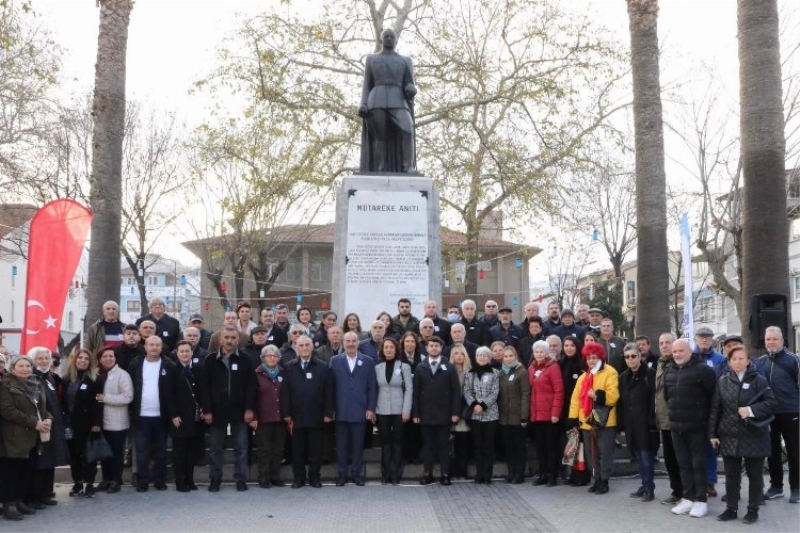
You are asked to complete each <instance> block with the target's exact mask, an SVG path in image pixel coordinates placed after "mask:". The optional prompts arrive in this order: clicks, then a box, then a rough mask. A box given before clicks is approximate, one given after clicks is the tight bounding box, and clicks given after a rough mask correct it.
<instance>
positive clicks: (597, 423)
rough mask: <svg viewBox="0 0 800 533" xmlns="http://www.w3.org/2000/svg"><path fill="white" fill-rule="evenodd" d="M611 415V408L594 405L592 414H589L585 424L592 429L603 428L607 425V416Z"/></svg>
mask: <svg viewBox="0 0 800 533" xmlns="http://www.w3.org/2000/svg"><path fill="white" fill-rule="evenodd" d="M610 414H611V407H609V406H607V405H597V404H594V407H592V412H591V413H589V418H588V419H587V420H586V423H587V424H589V425H590V426H592V427H593V428H604V427H606V424H608V416H609V415H610Z"/></svg>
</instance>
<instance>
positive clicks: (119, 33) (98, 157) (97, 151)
mask: <svg viewBox="0 0 800 533" xmlns="http://www.w3.org/2000/svg"><path fill="white" fill-rule="evenodd" d="M99 4H100V34H99V36H98V38H97V64H96V66H95V87H94V103H93V107H92V116H93V121H94V129H93V133H92V179H91V185H92V190H91V196H90V203H91V206H90V207H91V209H92V211H93V212H94V219H93V221H92V241H91V243H92V244H91V253H90V256H89V276H88V277H89V283H88V286H87V289H86V297H87V314H86V318H87V320H86V322H85V324H86V325H89V324H91V323H92V322H94V321H95V320H96V319H97V318H99V317H100V316H101V313H102V306H103V302H105V301H106V300H114V301H118V300H119V290H120V289H119V287H120V250H121V243H120V231H121V222H120V219H121V213H122V139H123V137H124V132H125V59H126V54H127V46H128V24H129V22H130V15H131V9H132V8H133V5H132V2H131V0H99Z"/></svg>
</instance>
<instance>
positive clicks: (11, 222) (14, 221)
mask: <svg viewBox="0 0 800 533" xmlns="http://www.w3.org/2000/svg"><path fill="white" fill-rule="evenodd" d="M38 209H39V208H38V207H36V206H35V205H31V204H3V205H0V239H2V238H4V237H5V236H6V235H8V234H9V233H11V232H12V231H14V230H15V229H17V228H18V227H20V226H23V225H25V224H26V223H27V222H30V220H31V218H33V215H34V214H36V211H38Z"/></svg>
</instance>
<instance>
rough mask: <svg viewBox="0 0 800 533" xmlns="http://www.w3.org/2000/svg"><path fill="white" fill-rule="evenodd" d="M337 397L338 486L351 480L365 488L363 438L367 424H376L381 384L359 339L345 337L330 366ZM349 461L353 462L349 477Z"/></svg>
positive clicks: (349, 334)
mask: <svg viewBox="0 0 800 533" xmlns="http://www.w3.org/2000/svg"><path fill="white" fill-rule="evenodd" d="M330 367H331V375H332V376H333V384H334V387H333V388H334V391H335V395H336V463H337V466H338V467H339V477H338V478H337V480H336V486H337V487H342V486H344V485H345V483H347V479H348V477H352V478H353V481H354V482H355V484H356V485H358V486H359V487H363V486H364V473H363V467H364V434H365V432H366V429H367V424H366V422H367V421H370V422H374V421H375V405H376V403H377V402H378V382H377V380H376V378H375V363H374V362H373V360H372V358H371V357H369V356H366V355H364V354H362V353H359V352H358V335H356V334H355V333H354V332H352V331H348V332H347V333H345V334H344V353H343V354H339V355H337V356H335V357H334V358H333V359H331V362H330ZM348 457H349V458H350V460H351V461H352V467H351V469H350V474H351V476H348V468H347V467H348V464H347V462H348Z"/></svg>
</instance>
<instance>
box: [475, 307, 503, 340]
mask: <svg viewBox="0 0 800 533" xmlns="http://www.w3.org/2000/svg"><path fill="white" fill-rule="evenodd" d="M497 309H498V306H497V302H495V301H494V300H486V303H485V304H483V316H482V317H481V319H480V320H481V322H483V324H484V326H485V327H486V331H487V332H488V331H489V330H490V329H491V328H493V327H495V326H496V325H497V321H498V320H499V319H500V317H498V316H497ZM490 337H491V336H490Z"/></svg>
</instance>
